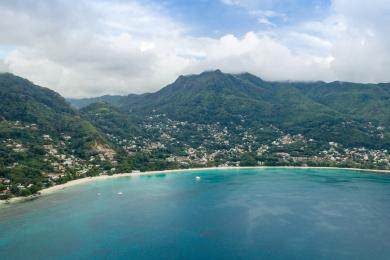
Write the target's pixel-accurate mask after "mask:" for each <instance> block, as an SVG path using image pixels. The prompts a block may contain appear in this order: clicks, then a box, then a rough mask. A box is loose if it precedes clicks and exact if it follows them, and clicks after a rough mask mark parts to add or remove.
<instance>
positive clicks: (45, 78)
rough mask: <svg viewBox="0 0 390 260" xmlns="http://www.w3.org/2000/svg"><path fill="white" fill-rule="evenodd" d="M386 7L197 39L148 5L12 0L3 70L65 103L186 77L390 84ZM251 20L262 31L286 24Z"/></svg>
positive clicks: (378, 1)
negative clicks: (210, 73) (209, 73)
mask: <svg viewBox="0 0 390 260" xmlns="http://www.w3.org/2000/svg"><path fill="white" fill-rule="evenodd" d="M223 2H224V3H225V4H227V5H229V6H232V5H236V6H237V5H243V4H246V3H244V2H242V1H238V0H230V1H227V0H225V1H223ZM385 2H386V1H384V0H372V1H370V3H369V4H368V3H366V2H365V1H363V0H356V1H354V2H353V3H351V1H346V0H334V1H333V2H332V5H331V14H330V15H329V16H327V17H325V18H323V19H322V18H321V19H317V20H313V21H305V22H303V23H300V24H298V25H290V26H277V27H276V26H267V29H264V30H260V29H259V28H256V27H254V29H253V30H252V31H249V32H247V33H245V34H244V35H243V36H240V37H239V36H236V35H232V34H228V35H225V36H222V37H219V38H212V37H201V36H192V35H191V30H190V29H189V28H188V27H187V25H184V24H182V23H181V22H179V21H177V20H174V19H173V18H172V16H171V15H170V13H169V11H168V10H166V9H164V7H161V6H159V5H156V4H145V2H144V1H143V2H137V1H130V2H129V1H126V2H125V1H119V0H114V1H108V0H90V1H87V0H80V1H77V2H76V1H60V0H53V1H45V0H35V1H32V0H24V1H22V0H14V1H7V0H6V1H2V2H0V16H1V17H2V19H1V21H0V31H1V32H2V33H1V34H0V53H3V52H2V51H1V50H6V51H5V52H4V53H3V54H2V57H1V59H2V60H3V61H0V70H7V71H10V72H13V73H15V74H18V75H20V76H23V77H26V78H28V79H30V80H32V81H33V82H35V83H36V84H39V85H43V86H45V87H49V88H52V89H54V90H56V91H58V92H60V93H61V94H63V95H65V96H67V97H84V96H98V95H102V94H107V93H110V94H128V93H144V92H149V91H156V90H158V89H159V88H161V87H162V86H164V85H166V84H168V83H170V82H172V81H173V80H175V78H176V77H177V76H178V75H180V74H186V73H199V72H201V71H204V70H209V69H217V68H220V69H222V70H223V71H226V72H232V73H238V72H244V71H247V72H251V73H253V74H256V75H258V76H260V77H262V78H264V79H268V80H326V81H331V80H346V81H359V82H378V81H390V74H389V73H388V72H387V71H386V70H387V68H389V67H390V66H389V65H390V64H389V62H390V36H389V35H390V34H389V30H388V26H387V25H388V24H389V22H390V21H389V19H390V18H389V15H386V14H389V13H390V10H389V6H388V5H387V4H386V3H385ZM352 4H353V5H352ZM251 12H252V15H254V16H256V17H258V19H259V21H260V22H262V23H268V24H272V22H273V21H272V20H271V19H285V18H286V15H284V14H283V13H281V12H276V11H272V10H271V9H267V8H265V9H259V8H257V9H253V11H251Z"/></svg>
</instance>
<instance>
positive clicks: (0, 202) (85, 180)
mask: <svg viewBox="0 0 390 260" xmlns="http://www.w3.org/2000/svg"><path fill="white" fill-rule="evenodd" d="M240 169H315V170H347V171H360V172H376V173H390V170H375V169H361V168H338V167H310V166H242V167H237V166H226V167H207V168H189V169H174V170H162V171H146V172H134V173H117V174H113V175H99V176H94V177H85V178H81V179H77V180H72V181H69V182H67V183H64V184H59V185H55V186H52V187H49V188H46V189H43V190H40V191H39V192H38V194H34V195H31V196H27V197H14V198H10V199H8V200H0V206H1V205H5V204H13V203H17V202H23V201H29V200H34V199H37V198H39V197H41V196H46V195H49V194H52V193H54V192H57V191H60V190H64V189H66V188H69V187H73V186H76V185H79V184H84V183H89V182H93V181H97V180H107V179H113V178H119V177H132V176H134V177H136V176H144V175H156V174H170V173H178V172H191V171H208V170H240Z"/></svg>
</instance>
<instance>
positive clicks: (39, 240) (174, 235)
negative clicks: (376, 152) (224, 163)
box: [0, 169, 390, 259]
mask: <svg viewBox="0 0 390 260" xmlns="http://www.w3.org/2000/svg"><path fill="white" fill-rule="evenodd" d="M197 175H199V176H201V180H200V181H196V180H195V176H197ZM118 192H122V193H123V194H122V195H119V194H118ZM0 259H390V175H385V174H374V173H363V172H351V171H343V170H307V169H241V170H214V171H207V172H195V171H194V172H188V173H173V174H167V175H153V176H142V177H123V178H116V179H109V180H104V181H96V182H91V183H87V184H84V185H79V186H74V187H72V188H69V189H67V190H64V191H60V192H58V193H55V194H52V195H50V196H46V197H43V198H40V199H38V200H35V201H32V202H27V203H20V204H15V205H12V206H11V207H8V208H5V209H0Z"/></svg>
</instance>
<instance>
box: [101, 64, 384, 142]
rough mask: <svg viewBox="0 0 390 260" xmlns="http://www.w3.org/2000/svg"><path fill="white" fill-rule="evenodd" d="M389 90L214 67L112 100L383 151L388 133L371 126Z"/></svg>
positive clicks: (129, 108) (134, 110) (380, 123)
mask: <svg viewBox="0 0 390 260" xmlns="http://www.w3.org/2000/svg"><path fill="white" fill-rule="evenodd" d="M389 89H390V85H389V84H353V83H342V82H333V83H325V82H303V83H297V82H267V81H264V80H262V79H260V78H258V77H256V76H254V75H251V74H249V73H244V74H238V75H232V74H226V73H222V72H221V71H219V70H217V71H209V72H204V73H201V74H199V75H190V76H180V77H179V78H178V79H177V80H176V81H175V82H174V83H172V84H170V85H168V86H166V87H164V88H162V89H161V90H160V91H157V92H155V93H148V94H143V95H129V96H128V97H122V99H121V102H120V103H118V102H115V103H112V104H113V105H115V106H117V107H118V108H119V109H120V110H121V111H122V112H123V113H126V114H132V115H137V116H139V117H145V116H148V115H153V114H156V113H160V114H165V115H167V117H168V118H171V119H174V120H179V121H188V122H195V123H206V124H208V123H212V122H219V123H221V124H223V125H225V126H229V124H230V125H232V124H235V125H237V124H239V125H243V126H244V127H252V128H262V127H268V126H270V125H273V126H275V127H277V128H278V129H281V130H282V131H285V132H288V133H291V134H303V135H305V136H307V137H308V138H313V139H317V140H322V141H324V142H329V141H334V142H338V143H341V144H344V145H346V146H354V147H357V146H365V147H372V148H385V149H388V148H389V147H390V141H389V134H388V132H386V133H383V138H378V134H380V133H377V132H378V131H374V130H373V129H371V128H373V126H372V124H374V125H375V126H376V127H379V128H380V129H381V127H385V128H387V129H388V127H389V126H390V125H389V124H390V121H389V120H390V112H389V109H388V107H389V106H390V99H389V98H390V95H389V91H390V90H389ZM108 102H109V101H108ZM156 111H157V112H156ZM372 131H374V132H375V133H374V134H373V133H371V132H372ZM380 136H382V135H380Z"/></svg>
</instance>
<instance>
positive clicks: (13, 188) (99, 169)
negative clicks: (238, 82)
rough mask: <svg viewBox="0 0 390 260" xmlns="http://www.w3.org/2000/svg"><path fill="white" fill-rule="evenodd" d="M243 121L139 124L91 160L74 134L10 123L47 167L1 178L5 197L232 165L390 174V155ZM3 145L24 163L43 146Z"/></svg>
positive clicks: (154, 118) (160, 118) (96, 149)
mask: <svg viewBox="0 0 390 260" xmlns="http://www.w3.org/2000/svg"><path fill="white" fill-rule="evenodd" d="M2 123H3V124H4V123H5V122H4V121H3V122H2ZM242 123H243V125H236V124H235V125H233V124H232V125H231V126H229V125H228V126H226V125H223V124H221V123H219V122H215V123H210V124H198V123H193V122H192V123H190V122H187V121H177V120H172V119H170V118H168V117H167V116H166V115H164V114H156V115H151V116H149V117H147V119H146V120H145V121H144V122H143V124H142V125H141V129H142V133H143V134H142V135H138V136H136V135H135V136H128V137H126V138H124V137H122V136H115V135H112V134H109V133H108V134H107V135H106V138H107V139H108V140H110V142H111V143H112V148H111V147H109V146H107V145H106V144H96V143H95V144H93V145H92V147H91V151H93V152H91V154H90V156H89V157H88V158H81V157H80V156H77V155H76V154H75V152H74V150H72V149H70V148H69V147H71V144H72V141H73V140H72V139H73V138H72V136H70V135H68V134H65V133H62V134H61V135H60V136H59V138H58V137H56V138H54V137H52V136H50V134H48V133H44V134H41V131H40V129H39V126H38V125H37V124H25V123H22V122H19V121H15V122H10V121H7V124H8V125H9V126H10V127H11V129H14V130H17V131H19V132H20V131H21V132H25V133H29V134H35V135H36V139H37V140H39V141H38V142H37V146H38V148H39V149H40V151H41V155H42V156H41V157H39V161H41V163H44V164H46V165H47V166H48V167H46V168H47V170H46V171H43V172H42V173H41V174H42V178H41V183H39V184H38V183H36V182H33V181H32V182H29V181H23V182H16V183H15V182H13V181H12V179H10V178H7V177H1V178H0V197H1V198H8V197H10V196H12V194H18V195H22V196H26V195H30V194H33V193H35V192H37V191H38V190H40V189H42V188H47V187H50V186H53V185H57V184H61V183H64V182H66V181H69V180H72V179H77V178H82V177H87V176H97V175H112V174H115V173H123V172H132V171H136V172H138V171H148V170H164V169H180V168H194V167H230V166H317V167H323V166H324V167H351V168H371V169H390V153H389V151H388V150H386V149H368V148H365V147H345V146H343V145H342V144H340V143H337V142H334V141H332V140H328V141H327V142H324V141H318V140H315V139H312V138H307V137H305V136H304V135H303V134H290V133H285V132H284V131H282V130H280V129H279V128H277V127H276V126H274V125H268V126H264V127H260V128H256V129H254V128H252V127H248V126H244V124H245V119H242ZM367 128H368V129H369V131H371V132H370V133H371V134H374V135H377V136H378V137H379V138H380V137H381V134H382V132H381V131H383V130H384V128H383V127H380V126H379V127H378V126H373V125H372V124H369V125H368V126H367ZM259 132H260V133H261V134H259ZM38 133H39V134H38ZM1 146H2V148H3V149H4V150H5V151H8V152H9V153H12V154H13V155H14V156H19V157H20V156H24V155H25V154H28V153H29V150H31V149H37V146H34V148H33V146H31V144H28V143H24V142H23V141H21V140H20V139H19V140H18V138H15V139H13V138H6V139H3V140H1ZM119 155H120V156H119ZM141 155H142V156H143V158H144V159H145V161H144V165H142V163H138V165H139V167H136V166H134V165H137V163H134V164H133V166H132V167H123V165H127V163H128V162H129V161H136V160H138V159H137V158H139V157H140V156H141ZM15 158H16V157H15ZM9 161H10V162H9V163H8V164H7V165H4V162H3V166H2V167H4V168H5V169H8V170H12V169H16V168H18V169H21V168H22V167H23V165H22V164H23V161H17V160H14V161H12V160H11V159H10V160H9ZM11 162H12V163H11ZM148 165H149V166H148ZM156 165H157V166H156Z"/></svg>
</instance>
